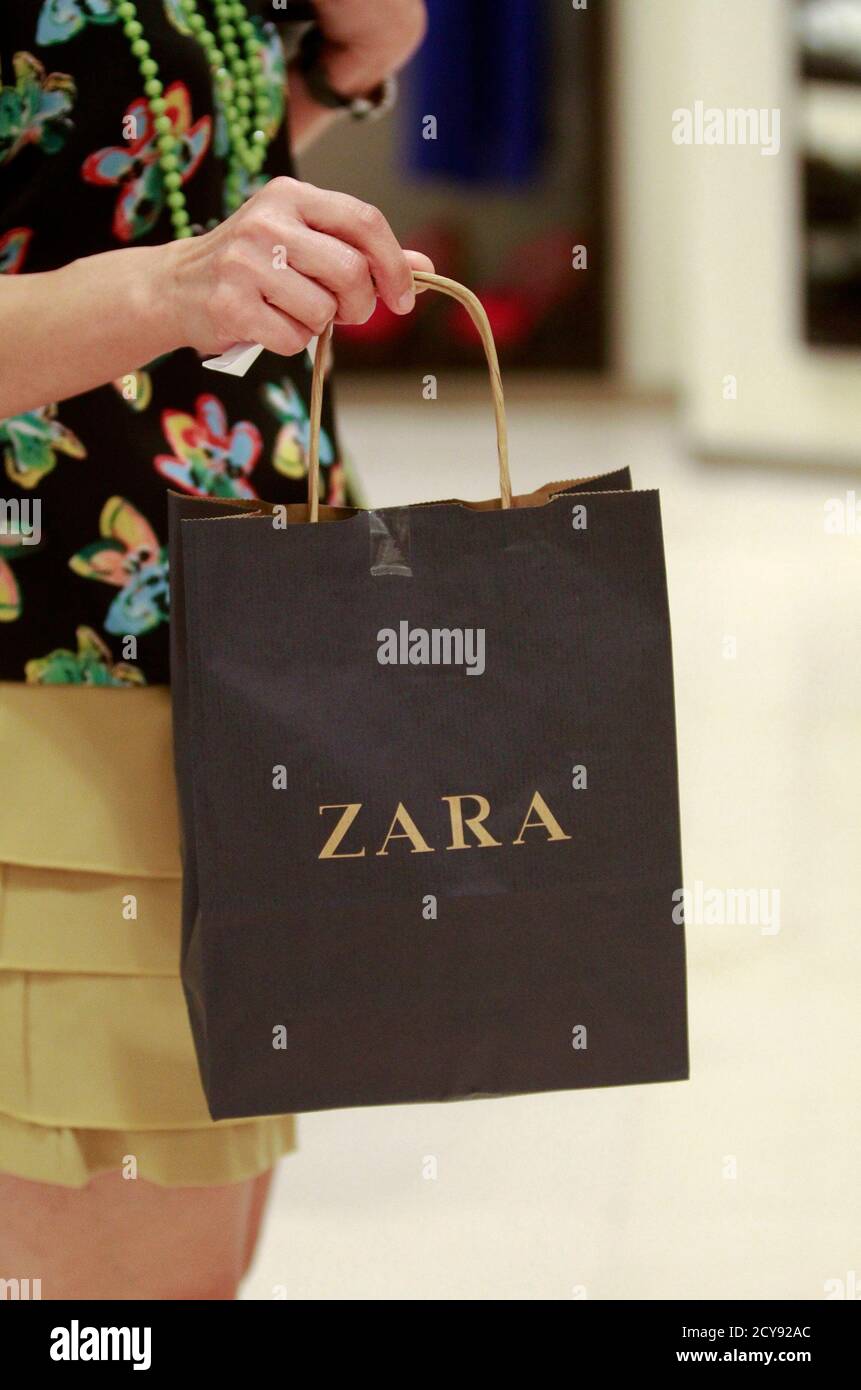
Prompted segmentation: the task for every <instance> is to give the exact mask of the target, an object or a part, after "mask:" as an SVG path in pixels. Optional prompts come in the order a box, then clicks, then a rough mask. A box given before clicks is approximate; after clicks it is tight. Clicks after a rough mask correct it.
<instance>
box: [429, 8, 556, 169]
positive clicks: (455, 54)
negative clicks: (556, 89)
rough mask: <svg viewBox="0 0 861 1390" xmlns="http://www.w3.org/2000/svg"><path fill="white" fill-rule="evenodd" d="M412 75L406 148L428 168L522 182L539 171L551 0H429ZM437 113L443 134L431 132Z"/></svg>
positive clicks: (438, 127)
mask: <svg viewBox="0 0 861 1390" xmlns="http://www.w3.org/2000/svg"><path fill="white" fill-rule="evenodd" d="M428 16H429V26H428V32H427V37H426V38H425V41H424V44H423V45H422V47H421V49H420V50H419V53H418V54H417V55H416V58H415V60H414V61H413V63H412V65H411V68H410V73H409V79H408V102H409V107H410V121H409V136H408V143H407V157H408V163H409V167H410V169H412V170H413V171H414V172H415V173H420V174H442V175H446V176H448V177H450V178H457V179H464V180H467V181H469V182H472V183H490V182H494V183H498V182H507V183H522V182H524V181H525V180H527V179H530V178H532V177H533V176H534V175H535V174H536V173H537V172H538V166H539V157H540V153H541V147H542V143H543V134H544V111H545V101H546V93H547V91H548V90H549V86H550V83H549V53H548V45H547V31H546V3H545V0H428ZM426 116H435V117H436V120H437V138H436V139H435V140H426V139H424V138H423V129H424V126H423V120H424V117H426Z"/></svg>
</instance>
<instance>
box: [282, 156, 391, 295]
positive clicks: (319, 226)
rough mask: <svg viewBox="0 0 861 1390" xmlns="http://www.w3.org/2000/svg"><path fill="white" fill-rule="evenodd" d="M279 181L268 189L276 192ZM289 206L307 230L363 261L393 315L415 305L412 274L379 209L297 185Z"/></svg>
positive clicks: (337, 194) (348, 196) (341, 196)
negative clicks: (342, 245) (339, 243)
mask: <svg viewBox="0 0 861 1390" xmlns="http://www.w3.org/2000/svg"><path fill="white" fill-rule="evenodd" d="M278 182H279V181H278V180H277V179H276V180H274V181H273V184H272V185H270V187H273V188H275V186H276V185H277V184H278ZM291 201H292V205H293V207H294V208H295V210H296V211H297V212H298V213H299V215H300V216H301V217H302V219H303V221H304V222H305V223H306V225H307V226H309V227H313V228H314V230H315V231H318V232H327V233H328V234H329V235H330V236H334V237H337V238H338V240H339V241H343V242H346V243H347V245H348V246H349V247H351V248H353V249H354V250H356V251H358V252H360V253H361V254H362V255H363V256H364V257H365V259H366V261H367V264H368V266H369V268H370V271H371V274H372V276H373V278H374V283H375V285H376V288H377V294H378V295H379V296H380V298H381V299H383V300H384V301H385V303H386V304H387V305H388V307H389V308H390V309H391V310H392V311H393V312H394V313H396V314H406V313H409V311H410V310H411V309H412V307H413V304H414V303H415V295H414V292H413V280H412V273H411V271H410V267H409V264H408V262H407V258H406V256H405V255H404V253H403V250H402V249H401V246H400V245H399V243H398V239H397V237H396V236H395V234H394V232H393V231H392V229H391V227H390V226H389V224H388V222H387V221H386V219H385V217H384V216H383V214H382V213H381V212H380V210H379V208H376V207H374V206H373V204H372V203H363V202H362V201H361V199H360V198H354V197H353V196H352V194H350V193H334V192H332V191H331V190H329V189H324V188H316V187H315V186H314V184H311V183H300V184H298V192H295V193H294V194H293V196H292V199H291Z"/></svg>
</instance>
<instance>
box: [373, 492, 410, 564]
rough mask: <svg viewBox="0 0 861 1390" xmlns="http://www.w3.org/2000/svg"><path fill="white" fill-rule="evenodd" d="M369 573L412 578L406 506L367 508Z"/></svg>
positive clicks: (408, 516) (408, 515)
mask: <svg viewBox="0 0 861 1390" xmlns="http://www.w3.org/2000/svg"><path fill="white" fill-rule="evenodd" d="M367 517H368V537H369V540H370V552H371V574H373V575H383V574H394V575H399V576H400V577H401V578H402V579H412V575H413V571H412V567H411V565H410V514H409V508H407V507H394V508H389V509H388V510H387V511H385V512H368V513H367Z"/></svg>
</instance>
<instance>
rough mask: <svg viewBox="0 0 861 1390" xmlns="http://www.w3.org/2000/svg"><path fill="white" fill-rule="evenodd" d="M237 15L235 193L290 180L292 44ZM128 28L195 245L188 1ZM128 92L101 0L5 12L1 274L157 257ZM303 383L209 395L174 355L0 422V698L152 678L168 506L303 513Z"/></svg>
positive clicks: (150, 131)
mask: <svg viewBox="0 0 861 1390" xmlns="http://www.w3.org/2000/svg"><path fill="white" fill-rule="evenodd" d="M246 8H247V9H248V11H249V15H250V16H251V19H252V22H253V23H254V24H255V25H256V27H257V29H258V34H259V37H260V39H261V43H262V50H261V68H262V74H263V79H264V81H265V82H266V84H267V90H268V94H269V98H270V106H271V108H272V111H273V117H272V122H271V128H270V130H269V132H268V133H269V134H270V135H271V136H272V137H273V138H272V143H271V145H270V146H269V152H268V157H267V163H266V165H265V168H264V170H263V171H262V174H261V176H260V178H259V179H257V180H254V181H250V180H249V181H248V183H247V185H246V187H245V189H244V191H245V193H246V196H247V195H249V194H251V193H252V192H253V189H254V186H256V184H257V183H262V182H265V181H266V180H267V179H269V178H272V177H274V176H275V175H277V174H291V173H292V172H293V170H292V165H291V161H290V154H289V139H288V136H287V133H286V131H285V129H284V117H285V112H286V99H285V83H286V70H287V61H286V56H285V42H286V44H288V45H289V43H290V42H292V41H295V38H296V35H297V33H298V30H296V29H295V28H294V27H293V25H292V23H291V15H290V9H291V7H290V5H288V6H287V8H286V9H283V10H281V9H279V10H274V9H273V7H272V5H271V3H269V0H247V4H246ZM137 9H138V15H139V17H140V19H141V22H142V23H143V25H144V30H145V33H146V37H147V40H148V41H149V42H150V44H151V45H152V48H153V51H154V53H156V54H157V56H158V61H159V67H160V71H161V78H162V81H163V82H164V87H165V91H164V98H165V101H166V103H167V106H166V115H167V117H168V119H169V120H170V122H171V126H172V129H173V131H174V133H175V135H176V136H177V137H178V142H179V145H178V158H179V172H180V175H181V178H182V187H183V192H184V195H185V199H186V204H187V207H188V210H189V215H190V217H191V219H192V223H193V224H194V227H195V230H196V232H198V233H203V232H205V231H206V230H208V229H210V228H211V227H214V226H215V225H217V223H218V222H219V221H221V220H222V219H223V217H224V216H225V176H226V173H227V165H226V156H227V153H228V145H227V127H226V122H225V120H224V113H223V111H222V110H221V109H220V108H219V105H218V103H217V102H216V101H215V100H214V97H213V90H212V82H211V77H210V72H209V67H208V64H207V61H206V58H205V55H204V51H203V49H202V48H201V46H200V45H199V43H198V42H197V40H196V39H195V38H194V36H193V34H192V32H191V29H190V27H189V25H188V23H187V15H186V12H185V9H184V5H183V0H137ZM297 18H298V16H297ZM141 83H142V79H141V76H140V72H139V70H138V66H137V61H136V59H135V58H134V57H133V56H132V54H131V52H130V48H129V44H128V40H127V39H126V37H125V35H124V33H123V31H122V25H121V24H120V23H119V15H118V10H117V0H14V4H13V3H6V4H5V5H3V6H2V7H0V274H3V275H20V274H25V275H26V274H29V273H33V272H38V271H47V270H54V269H57V268H58V267H60V266H62V265H65V264H67V263H68V262H70V261H72V260H76V259H78V258H80V257H84V256H90V255H94V254H96V253H98V252H103V251H110V250H118V249H121V248H124V247H132V246H141V245H156V244H158V243H160V242H163V241H167V240H169V239H170V237H171V225H170V219H169V216H168V214H167V203H166V190H165V188H164V185H163V179H162V174H161V170H160V167H159V164H158V160H157V157H156V153H157V151H156V144H155V131H154V128H153V122H152V117H151V115H150V112H149V107H148V105H147V103H146V101H145V99H144V93H143V90H142V85H141ZM122 311H123V306H122V305H121V304H120V305H117V312H118V313H122ZM310 385H311V363H310V360H309V359H308V356H307V354H306V353H303V354H302V355H301V356H300V357H294V358H274V357H272V356H271V355H270V354H268V353H264V354H262V355H261V357H260V358H258V360H257V362H256V363H255V364H254V366H253V367H252V369H251V371H250V372H249V373H248V375H247V376H246V377H244V378H237V377H228V376H218V377H217V378H213V377H212V376H210V374H209V373H207V372H205V371H204V370H203V369H202V368H201V365H200V359H199V357H198V355H197V354H196V353H195V352H193V351H191V350H182V351H180V352H176V353H172V354H170V355H169V356H168V357H164V358H161V359H159V360H157V361H156V362H141V363H139V364H138V365H137V369H136V370H135V371H134V372H131V373H129V374H128V375H127V376H126V377H121V378H118V379H117V380H116V381H115V382H113V383H109V384H107V385H105V386H103V387H101V388H99V389H98V390H95V391H90V392H88V393H87V394H86V395H83V396H79V397H76V398H74V399H71V400H65V401H61V402H59V403H57V402H56V401H44V402H42V403H41V404H39V405H38V406H37V407H35V408H32V409H29V410H27V411H25V412H23V413H22V414H20V415H17V416H14V417H12V418H10V419H6V420H0V457H2V466H3V473H2V478H3V488H2V489H0V496H2V497H3V498H4V499H5V500H7V501H8V502H10V503H11V504H13V506H12V510H11V512H10V513H9V515H11V516H13V517H14V516H15V515H18V516H19V518H20V522H21V525H20V528H16V527H14V526H12V527H6V529H5V530H4V528H3V526H2V525H0V680H14V681H20V680H27V681H31V682H34V683H38V684H58V683H59V684H88V685H106V686H113V687H116V688H133V687H135V686H139V685H142V684H145V683H149V684H153V683H164V682H166V681H168V679H169V669H168V631H169V622H170V574H169V568H168V556H167V552H166V549H165V538H166V533H167V523H166V493H167V489H168V488H172V489H174V490H175V491H181V492H185V493H190V494H194V495H196V496H200V497H223V498H243V499H254V498H257V497H261V498H265V499H266V500H267V501H269V502H276V503H277V502H297V501H302V500H304V497H305V492H306V475H307V452H308V401H309V399H310ZM326 397H327V399H326V402H325V406H324V419H323V433H322V437H321V456H322V464H323V486H324V491H325V497H326V500H327V501H329V502H331V503H335V504H338V503H343V502H345V501H347V500H348V498H347V490H346V486H345V481H344V469H343V465H342V461H341V459H340V456H339V446H338V440H337V435H336V433H335V428H334V422H333V418H332V402H331V387H330V386H329V387H327V392H326ZM16 508H17V512H16ZM3 515H4V513H2V512H0V522H2V518H3ZM37 523H38V524H37ZM30 532H33V534H29V533H30ZM36 532H38V534H36ZM25 538H26V543H25Z"/></svg>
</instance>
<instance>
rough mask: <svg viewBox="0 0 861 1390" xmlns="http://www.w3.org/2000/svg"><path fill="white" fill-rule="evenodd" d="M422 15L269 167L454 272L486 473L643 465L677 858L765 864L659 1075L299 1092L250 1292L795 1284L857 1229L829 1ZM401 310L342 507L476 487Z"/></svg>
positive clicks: (451, 319)
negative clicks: (666, 641) (662, 634)
mask: <svg viewBox="0 0 861 1390" xmlns="http://www.w3.org/2000/svg"><path fill="white" fill-rule="evenodd" d="M429 9H430V13H431V39H430V40H429V42H428V46H427V48H426V50H425V52H424V53H423V55H422V56H421V57H420V58H419V59H417V60H416V61H415V62H414V64H413V69H412V71H411V73H410V75H409V79H408V80H406V81H405V82H404V84H403V91H402V97H401V101H400V104H399V106H398V108H397V112H396V113H394V114H393V116H392V117H391V118H389V119H388V120H387V121H385V122H381V123H379V124H377V125H373V126H371V125H368V126H367V127H365V128H362V129H357V130H348V131H346V132H345V129H344V127H343V126H338V128H337V130H336V131H334V132H333V133H330V134H329V135H327V137H326V138H325V140H324V141H322V142H321V144H320V146H319V147H318V148H315V149H314V150H312V151H310V152H309V154H308V155H307V156H306V157H305V158H304V159H303V161H302V175H303V177H305V178H308V179H310V180H311V181H312V182H315V183H318V184H321V185H323V186H328V187H332V188H341V189H346V190H348V191H350V192H353V193H356V194H358V195H360V196H361V197H363V198H367V199H369V200H370V201H373V202H375V203H377V204H378V205H379V206H380V207H381V208H382V209H383V210H384V211H385V213H386V214H387V215H388V216H389V218H390V220H391V221H392V223H393V225H394V227H395V230H396V232H397V233H398V234H399V235H400V236H401V237H402V238H403V239H405V241H406V242H407V244H410V245H413V246H415V247H418V248H420V249H423V250H426V251H428V252H429V253H430V254H431V255H433V256H434V257H435V261H436V267H437V270H439V271H441V272H443V273H445V274H448V275H452V276H454V277H455V278H458V279H461V280H464V281H466V282H467V283H468V284H469V285H470V286H471V287H472V288H474V289H475V290H477V291H478V292H479V293H480V294H481V296H482V298H483V299H484V300H485V302H486V303H487V305H488V309H489V312H490V313H491V318H492V320H493V322H494V327H495V329H496V333H497V337H498V340H499V347H500V356H501V359H502V364H503V379H504V384H505V389H506V400H507V405H508V417H509V427H510V435H511V471H512V478H513V482H514V487H515V491H516V492H528V491H530V490H532V489H533V488H535V487H537V486H538V485H540V484H542V483H544V482H547V481H549V480H550V479H561V478H573V477H578V476H587V475H590V474H596V473H600V472H603V471H605V470H608V469H613V468H617V467H619V466H622V465H630V467H631V470H632V472H633V476H634V484H635V486H636V487H641V488H655V487H657V488H660V490H661V501H662V511H663V519H664V530H665V540H666V551H667V568H668V581H669V591H670V605H671V612H672V621H673V643H674V653H675V667H676V686H677V691H676V696H677V715H678V732H679V754H680V769H681V772H680V775H681V797H682V826H683V851H684V863H685V879H686V882H689V883H694V882H695V881H697V880H699V881H701V882H703V883H705V884H715V885H774V886H777V887H779V889H780V892H781V900H782V904H783V907H782V925H781V930H780V932H779V933H777V934H774V935H771V936H769V935H764V934H763V933H762V932H761V931H760V930H758V929H757V928H755V927H751V926H734V927H719V928H708V927H703V926H696V925H695V926H692V927H690V928H689V953H690V1011H691V1030H692V1079H691V1082H690V1083H689V1084H685V1085H677V1086H664V1087H655V1088H630V1089H628V1090H619V1091H615V1092H595V1093H591V1094H586V1093H574V1094H570V1095H565V1096H556V1097H553V1098H552V1103H550V1102H549V1101H548V1098H545V1097H527V1098H523V1099H517V1100H510V1101H505V1102H494V1103H481V1104H480V1105H479V1106H478V1108H477V1109H476V1111H475V1112H472V1111H470V1123H469V1125H465V1124H464V1121H463V1118H462V1116H463V1111H464V1108H465V1107H463V1106H460V1107H458V1106H452V1107H411V1108H410V1112H409V1114H408V1115H407V1116H406V1117H405V1115H404V1112H403V1111H400V1112H398V1113H397V1115H395V1113H394V1112H392V1111H386V1110H381V1111H375V1110H365V1111H360V1112H351V1113H350V1114H349V1115H348V1116H346V1117H345V1116H344V1115H340V1116H338V1117H333V1116H326V1115H320V1116H308V1117H303V1124H302V1139H301V1144H300V1150H299V1153H298V1154H297V1155H296V1156H295V1157H293V1158H291V1159H290V1161H289V1164H288V1165H285V1167H284V1169H283V1170H282V1172H281V1175H280V1179H279V1181H280V1184H281V1186H280V1188H279V1197H278V1202H279V1205H278V1209H277V1212H276V1220H275V1221H274V1222H273V1223H272V1226H271V1228H270V1232H269V1236H268V1240H267V1243H266V1246H265V1249H264V1251H263V1254H262V1256H261V1259H260V1261H259V1262H258V1266H257V1270H256V1272H255V1274H254V1275H253V1277H252V1280H251V1282H250V1284H249V1290H248V1296H250V1297H272V1296H273V1295H272V1293H271V1291H270V1290H271V1288H272V1287H275V1286H279V1287H280V1286H282V1285H283V1286H284V1287H286V1288H287V1289H288V1290H290V1289H298V1288H300V1287H301V1290H302V1296H314V1294H315V1292H317V1291H319V1290H325V1293H326V1296H327V1297H353V1298H365V1297H403V1296H407V1297H423V1296H430V1297H438V1296H439V1290H440V1288H442V1287H448V1288H449V1290H450V1296H452V1297H465V1298H486V1297H503V1298H507V1297H512V1298H520V1297H535V1298H547V1297H552V1298H555V1297H560V1298H568V1297H572V1296H573V1297H577V1296H579V1295H577V1294H576V1293H575V1294H572V1289H575V1288H580V1287H588V1289H589V1294H588V1296H589V1297H598V1298H600V1297H613V1298H620V1297H621V1298H629V1297H630V1298H662V1297H673V1296H677V1295H678V1292H679V1290H680V1289H684V1290H685V1291H686V1293H687V1294H688V1295H689V1296H690V1297H694V1298H720V1297H730V1296H732V1297H763V1296H766V1297H770V1298H775V1299H778V1298H816V1297H821V1296H822V1295H821V1288H822V1281H824V1280H826V1279H827V1278H828V1277H829V1276H833V1275H835V1274H837V1275H839V1274H841V1271H844V1270H845V1269H847V1268H849V1267H854V1266H853V1265H852V1258H853V1257H854V1259H855V1260H856V1261H857V1258H858V1241H857V1238H858V1229H859V1223H858V1215H859V1195H858V1191H859V1189H858V1182H857V1157H856V1158H855V1159H853V1155H857V1150H858V1139H859V1119H858V1110H857V1104H854V1103H853V1101H852V1099H851V1097H853V1096H854V1097H855V1098H856V1099H857V1094H858V1090H859V1081H861V1053H859V1049H858V1029H857V986H856V985H855V984H854V983H853V981H857V977H858V968H859V963H861V962H859V949H861V933H859V930H858V925H859V924H858V909H857V904H858V901H859V897H861V868H859V862H861V861H859V855H858V832H859V811H858V803H859V788H861V734H859V727H861V721H859V702H861V635H859V634H861V624H859V621H858V607H859V601H861V0H800V2H799V3H796V0H756V3H751V0H722V2H721V3H720V4H716V3H715V2H714V0H588V2H587V3H586V4H579V5H578V4H577V3H573V4H572V3H571V0H532V2H531V3H528V4H520V3H514V0H511V2H510V3H509V2H508V0H494V3H482V2H481V0H478V2H477V3H474V4H470V5H465V4H462V3H458V4H449V3H445V2H444V0H438V3H435V0H430V5H429ZM443 93H446V94H447V95H445V96H443V95H442V94H443ZM452 110H457V111H458V113H459V114H458V118H457V128H456V129H452V128H451V126H450V124H449V122H448V118H447V113H448V112H449V111H452ZM714 111H717V112H719V113H722V115H723V116H724V117H726V116H727V113H729V112H730V111H744V112H751V111H753V112H754V113H756V114H758V116H759V118H760V119H759V125H758V130H757V128H756V123H754V124H750V123H748V125H747V126H746V127H737V128H736V133H738V129H746V131H747V135H748V136H751V135H752V134H753V133H757V134H758V137H759V139H758V142H753V141H752V140H750V139H748V140H747V141H746V143H742V142H741V140H740V139H736V141H735V142H734V143H732V142H731V141H730V139H729V138H728V136H727V132H729V131H731V129H732V127H731V126H730V124H729V123H728V122H726V123H725V124H724V127H723V130H724V138H723V140H722V141H721V140H718V139H717V138H706V136H705V134H704V133H703V132H704V130H706V129H710V130H712V131H715V130H717V129H718V127H717V125H715V124H714V122H713V118H712V117H709V112H712V113H713V112H714ZM680 112H682V113H690V116H691V121H692V124H693V134H692V136H691V139H690V141H689V142H687V143H686V142H685V141H684V140H683V139H682V138H680V135H679V132H683V131H684V124H683V120H682V118H681V117H680V116H679V114H678V113H680ZM697 112H699V113H700V116H699V118H698V117H697ZM703 113H705V114H704V115H703ZM775 113H777V117H778V119H777V121H775ZM428 117H435V118H436V123H437V125H436V139H435V140H427V141H425V140H424V139H423V136H422V129H423V123H425V124H426V118H428ZM698 119H699V120H700V126H699V127H697V120H698ZM710 120H712V124H711V125H709V121H710ZM703 122H704V124H703ZM766 134H767V137H768V138H767V139H766V138H765V136H766ZM698 135H699V137H700V138H698ZM576 248H585V251H586V256H585V258H583V257H582V255H581V256H580V258H579V259H580V263H579V264H577V261H578V253H577V251H576ZM431 298H432V296H431V295H425V296H423V299H424V300H427V301H430V300H431ZM433 298H435V299H436V300H437V302H435V303H433V304H431V303H430V302H428V303H423V302H422V299H420V301H419V307H418V309H417V311H416V314H415V316H414V321H413V322H411V323H409V324H404V323H403V322H402V321H397V322H394V321H393V320H387V319H385V318H383V317H380V318H379V319H378V317H377V315H375V316H374V318H373V319H372V320H371V321H369V323H368V325H366V326H365V328H364V330H361V331H359V330H357V331H354V332H352V333H350V334H346V333H342V334H339V335H338V340H337V347H336V351H337V357H338V364H339V370H340V375H341V380H340V384H339V404H340V408H341V418H342V426H341V428H342V434H343V436H344V439H345V442H346V445H347V448H348V450H349V452H350V454H351V455H352V457H353V460H354V463H355V466H356V468H357V469H358V472H359V475H360V478H361V481H362V486H363V489H364V493H365V496H366V499H367V501H368V503H369V505H390V504H391V505H395V504H401V503H406V502H415V501H422V500H430V499H432V498H447V497H467V498H479V497H490V496H492V495H493V493H494V485H495V452H494V443H493V418H492V412H491V408H490V396H489V392H488V390H487V383H486V380H485V378H484V375H483V369H482V366H481V358H480V354H479V348H478V343H477V340H476V339H475V338H474V337H473V336H472V335H471V332H470V331H469V329H468V326H467V325H466V323H465V322H464V320H463V316H462V315H461V314H460V312H459V311H456V308H455V306H453V305H452V304H451V303H450V302H449V301H443V300H442V299H441V298H440V297H437V296H434V297H433ZM428 374H433V375H434V377H435V379H436V389H435V391H434V392H433V393H432V395H431V396H430V397H429V396H428V393H427V392H426V390H425V382H426V378H427V376H428ZM643 733H644V737H648V727H647V722H646V725H645V726H644V730H643ZM800 1116H807V1117H808V1122H806V1123H801V1122H800V1119H799V1117H800ZM428 1153H432V1154H435V1155H438V1156H439V1171H440V1173H441V1174H443V1175H445V1180H444V1181H439V1182H426V1181H423V1180H422V1157H423V1155H426V1154H428ZM489 1153H490V1154H492V1155H494V1162H493V1164H491V1163H489V1162H488V1158H487V1155H488V1154H489ZM727 1155H734V1156H735V1158H736V1159H737V1173H738V1177H737V1179H736V1180H735V1181H728V1180H727V1178H726V1165H725V1162H724V1160H725V1159H726V1156H727ZM381 1171H384V1174H385V1183H386V1191H387V1192H388V1193H389V1200H388V1203H387V1205H386V1208H385V1210H384V1211H383V1213H382V1216H381V1213H380V1204H379V1193H378V1191H377V1190H376V1188H378V1186H379V1184H376V1185H375V1183H374V1175H375V1174H379V1173H380V1172H381ZM668 1191H672V1192H673V1194H674V1200H673V1202H672V1204H668V1203H667V1200H666V1194H667V1192H668ZM788 1212H791V1213H792V1217H791V1220H789V1219H787V1213H788ZM282 1215H283V1222H282ZM279 1223H281V1224H279ZM847 1223H848V1224H847ZM335 1248H337V1250H338V1259H337V1262H335V1263H333V1262H332V1261H331V1259H330V1255H329V1253H327V1252H331V1251H332V1250H333V1249H335ZM369 1250H373V1253H374V1258H373V1259H372V1260H367V1259H366V1258H365V1257H366V1256H367V1253H368V1251H369ZM369 1266H370V1267H372V1269H369ZM309 1271H310V1274H309ZM309 1279H310V1283H311V1285H312V1287H310V1288H309ZM297 1281H298V1283H297Z"/></svg>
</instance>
